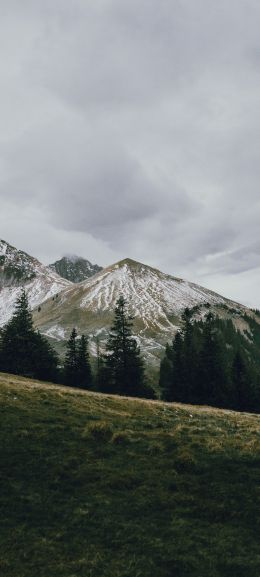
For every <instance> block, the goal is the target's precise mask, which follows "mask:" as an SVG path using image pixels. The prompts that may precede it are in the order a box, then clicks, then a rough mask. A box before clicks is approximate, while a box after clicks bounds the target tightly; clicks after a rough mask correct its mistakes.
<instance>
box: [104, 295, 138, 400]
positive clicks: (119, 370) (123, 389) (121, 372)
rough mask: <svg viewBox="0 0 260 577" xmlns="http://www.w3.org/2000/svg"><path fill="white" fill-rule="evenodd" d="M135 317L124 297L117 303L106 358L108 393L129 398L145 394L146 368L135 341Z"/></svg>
mask: <svg viewBox="0 0 260 577" xmlns="http://www.w3.org/2000/svg"><path fill="white" fill-rule="evenodd" d="M132 327H133V317H132V316H130V315H129V314H128V313H127V310H126V301H125V299H124V297H123V296H120V297H119V299H118V300H117V303H116V308H115V319H114V323H113V325H112V327H111V331H110V335H109V339H108V342H107V346H106V351H107V352H106V355H105V378H106V386H107V389H108V390H109V391H110V392H112V393H117V394H121V395H129V396H138V395H139V396H142V394H145V392H147V391H146V388H145V385H144V366H143V361H142V358H141V355H140V349H139V347H138V346H137V343H136V340H135V338H134V337H133V336H132Z"/></svg>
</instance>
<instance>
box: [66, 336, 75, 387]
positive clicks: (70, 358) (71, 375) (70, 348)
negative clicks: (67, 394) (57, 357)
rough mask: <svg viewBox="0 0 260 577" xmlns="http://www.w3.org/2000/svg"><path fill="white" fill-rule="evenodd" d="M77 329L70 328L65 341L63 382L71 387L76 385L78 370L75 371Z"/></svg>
mask: <svg viewBox="0 0 260 577" xmlns="http://www.w3.org/2000/svg"><path fill="white" fill-rule="evenodd" d="M76 339H77V331H76V329H75V328H73V329H72V331H71V334H70V337H69V340H68V342H67V351H66V356H65V363H64V382H65V384H66V385H70V386H71V387H73V386H74V387H76V386H77V385H78V382H77V379H78V372H77V361H78V359H77V342H76Z"/></svg>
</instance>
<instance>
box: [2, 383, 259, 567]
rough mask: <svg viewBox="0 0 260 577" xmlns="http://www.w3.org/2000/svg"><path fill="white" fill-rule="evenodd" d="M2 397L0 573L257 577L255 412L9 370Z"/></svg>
mask: <svg viewBox="0 0 260 577" xmlns="http://www.w3.org/2000/svg"><path fill="white" fill-rule="evenodd" d="M0 396H1V403H0V409H1V478H0V481H1V517H0V524H1V531H0V574H1V576H2V575H3V576H5V577H76V576H82V577H83V576H84V577H119V576H120V577H188V576H192V577H204V576H205V577H226V576H228V577H229V576H234V577H245V575H246V576H247V577H259V574H260V558H259V549H258V546H259V543H258V537H257V535H258V534H259V525H258V527H257V519H259V502H258V505H257V483H258V482H259V463H260V461H259V452H258V454H257V442H259V429H260V427H259V417H257V416H256V415H248V414H238V413H232V412H229V411H220V410H213V409H206V408H204V409H202V408H194V407H188V406H184V405H183V406H182V405H169V404H164V403H160V402H151V401H150V402H149V401H140V400H130V399H123V398H117V397H112V396H104V395H98V394H91V393H85V392H80V391H78V390H76V389H75V390H73V389H66V388H62V387H57V386H52V385H43V384H39V383H36V382H34V381H26V380H25V379H20V378H17V377H12V376H6V375H0ZM257 437H258V438H257ZM258 449H259V445H258Z"/></svg>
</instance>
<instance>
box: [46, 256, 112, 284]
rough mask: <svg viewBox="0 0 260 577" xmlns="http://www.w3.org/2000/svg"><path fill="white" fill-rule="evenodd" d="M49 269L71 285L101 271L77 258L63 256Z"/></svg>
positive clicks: (99, 268)
mask: <svg viewBox="0 0 260 577" xmlns="http://www.w3.org/2000/svg"><path fill="white" fill-rule="evenodd" d="M49 268H50V269H51V270H53V271H55V272H56V273H57V274H59V275H60V276H61V277H62V278H65V279H67V280H69V281H71V282H73V283H78V282H82V281H84V280H86V279H88V278H90V277H91V276H94V274H96V273H97V272H99V271H100V270H102V267H101V266H98V265H97V264H92V263H91V262H90V261H89V260H87V259H85V258H82V257H79V256H64V257H62V258H61V259H60V260H57V261H56V262H54V263H52V264H50V265H49Z"/></svg>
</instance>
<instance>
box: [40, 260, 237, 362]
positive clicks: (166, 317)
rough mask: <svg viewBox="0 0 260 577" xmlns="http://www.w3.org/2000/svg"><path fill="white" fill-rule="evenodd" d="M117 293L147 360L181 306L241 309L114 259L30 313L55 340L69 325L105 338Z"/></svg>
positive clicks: (174, 324)
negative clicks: (131, 321) (125, 304)
mask: <svg viewBox="0 0 260 577" xmlns="http://www.w3.org/2000/svg"><path fill="white" fill-rule="evenodd" d="M120 295H123V296H124V297H125V299H126V300H127V303H128V306H129V312H130V313H131V314H132V315H133V316H134V334H135V335H136V338H137V340H138V342H139V344H140V346H141V348H142V350H143V351H144V353H145V355H146V357H147V358H150V360H151V362H153V360H154V356H158V354H159V353H160V351H161V350H162V348H163V347H164V345H165V343H166V342H167V340H170V339H171V338H172V337H173V336H174V334H175V332H176V330H177V328H178V327H179V326H180V322H181V314H182V312H183V311H184V309H185V308H186V307H189V308H192V307H198V309H199V314H200V315H201V316H202V315H203V314H206V312H208V310H209V308H210V309H217V310H218V312H221V310H222V312H223V314H226V311H227V309H230V310H231V309H232V310H233V311H235V314H237V315H240V313H241V311H243V310H244V307H242V306H241V305H239V304H237V303H232V302H231V301H229V300H228V299H225V298H224V297H222V296H220V295H218V294H216V293H214V292H212V291H210V290H208V289H205V288H203V287H200V286H198V285H196V284H193V283H190V282H187V281H184V280H182V279H179V278H175V277H172V276H170V275H167V274H164V273H162V272H160V271H159V270H156V269H154V268H151V267H149V266H146V265H144V264H142V263H138V262H136V261H133V260H131V259H125V260H123V261H120V262H118V263H116V264H114V265H112V266H110V267H108V268H106V269H103V270H102V271H101V272H99V273H98V274H96V275H95V276H94V277H92V278H90V279H89V280H87V281H85V282H82V283H80V284H78V285H77V286H73V287H71V286H70V287H69V288H67V289H65V290H64V291H62V292H61V293H60V294H59V295H58V297H57V299H55V301H52V300H49V301H46V302H45V303H44V304H43V305H42V307H41V311H40V312H38V311H36V312H35V322H36V324H37V326H38V327H39V328H40V330H41V331H43V332H44V333H45V334H47V335H49V336H50V335H51V336H52V337H53V338H55V339H57V341H58V340H60V338H61V337H60V335H61V334H63V335H67V336H68V334H69V332H70V331H71V329H72V327H74V326H75V327H76V328H77V329H78V331H79V332H81V333H82V332H85V333H86V334H88V335H89V337H90V344H91V350H92V352H95V340H96V338H97V337H98V338H99V339H100V341H101V344H102V340H103V339H105V338H106V337H107V333H108V330H109V327H110V326H111V322H112V320H113V315H114V308H115V305H116V301H117V299H118V298H119V296H120Z"/></svg>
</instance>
